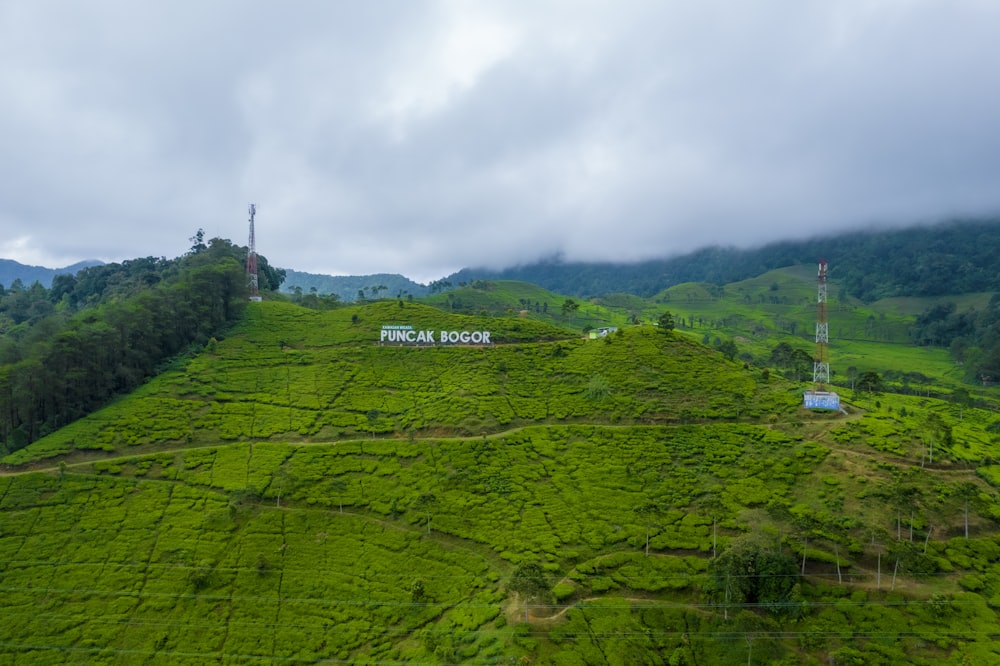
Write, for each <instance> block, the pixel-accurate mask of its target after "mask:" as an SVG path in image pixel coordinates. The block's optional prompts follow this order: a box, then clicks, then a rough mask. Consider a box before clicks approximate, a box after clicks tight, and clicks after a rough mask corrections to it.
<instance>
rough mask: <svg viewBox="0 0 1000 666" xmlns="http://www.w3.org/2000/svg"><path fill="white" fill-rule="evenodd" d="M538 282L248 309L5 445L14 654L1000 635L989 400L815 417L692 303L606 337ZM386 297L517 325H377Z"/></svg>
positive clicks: (461, 654) (9, 649) (741, 643)
mask: <svg viewBox="0 0 1000 666" xmlns="http://www.w3.org/2000/svg"><path fill="white" fill-rule="evenodd" d="M777 279H778V276H770V277H768V278H767V280H777ZM788 279H789V280H790V282H789V283H788V285H787V286H786V285H785V284H784V283H783V282H781V281H780V280H779V289H778V292H779V293H781V292H782V290H785V289H787V290H788V293H789V298H791V297H792V296H791V294H792V293H793V288H794V275H792V276H789V277H788ZM766 284H767V286H766V287H764V288H765V290H770V282H767V283H766ZM480 286H482V285H480ZM744 287H745V288H746V289H750V288H751V287H752V285H750V284H748V285H744ZM534 289H535V290H534V291H533V290H532V289H531V288H529V287H527V286H522V287H516V286H514V285H509V286H508V285H499V286H498V287H497V288H496V289H493V290H489V289H485V290H484V289H480V290H479V291H480V292H482V293H484V294H486V295H487V296H489V295H491V294H492V295H493V296H496V294H497V293H498V292H499V293H507V294H509V295H510V296H512V297H514V298H515V303H516V304H518V305H524V304H523V303H521V302H520V301H517V300H516V299H523V300H524V301H532V302H531V307H522V308H517V309H516V310H515V312H514V313H513V314H512V315H511V316H501V317H492V316H483V315H481V314H479V315H463V314H458V313H456V312H452V311H449V310H448V309H446V308H445V309H443V308H442V307H431V306H428V305H424V304H419V303H410V302H407V301H406V300H391V301H382V302H375V303H366V304H359V305H354V306H349V307H342V308H338V309H334V310H329V311H318V310H310V309H306V308H302V307H299V306H296V305H294V304H290V303H282V302H276V301H271V302H267V301H265V302H264V303H255V304H250V305H249V306H248V307H247V308H246V310H245V314H244V315H243V316H242V317H241V318H240V319H239V320H238V322H237V323H236V324H235V326H234V327H232V328H230V329H229V330H228V331H226V333H225V334H224V335H218V336H216V337H214V338H213V339H210V340H207V341H205V342H203V343H201V347H200V348H199V350H198V351H197V353H192V354H189V355H187V356H184V357H180V358H178V359H177V360H176V361H175V362H174V365H173V366H172V367H170V368H169V369H167V370H166V371H165V372H162V373H160V374H159V375H157V376H156V377H154V378H152V379H150V380H149V381H148V382H146V383H145V384H143V385H142V386H141V387H140V388H139V389H137V390H136V391H134V392H132V393H130V394H129V395H127V396H124V397H122V398H120V399H118V400H117V401H115V402H114V403H113V404H111V405H109V406H107V407H105V408H104V409H102V410H100V411H98V412H96V413H94V414H92V415H90V416H88V417H85V418H83V419H81V420H79V421H77V422H75V423H74V424H71V425H70V426H67V427H64V428H61V429H59V430H57V431H55V432H53V433H51V434H50V435H48V436H46V437H43V438H42V439H40V440H38V441H37V442H35V443H33V444H31V445H29V446H27V447H26V448H24V449H22V450H20V451H17V452H15V453H13V454H10V455H8V456H7V457H6V458H4V459H3V462H4V464H5V465H6V466H7V467H6V473H5V474H4V475H3V476H0V512H2V516H3V520H0V553H3V555H2V557H0V576H2V579H0V580H2V583H0V585H2V586H3V592H4V602H3V608H2V610H3V611H4V612H5V613H6V614H7V616H8V617H7V620H8V621H7V622H5V623H4V624H3V629H2V638H0V645H2V646H3V648H2V650H0V652H2V653H3V654H5V655H6V656H8V657H9V658H11V659H36V660H46V661H50V662H51V661H65V662H70V661H80V660H87V661H90V662H96V663H100V662H105V661H107V662H120V661H132V660H136V661H139V660H141V661H144V662H149V663H201V662H204V661H205V660H220V659H233V660H246V661H255V660H267V661H317V660H319V661H322V660H340V661H349V662H371V661H378V662H381V663H404V662H406V663H409V662H414V661H417V662H433V663H442V662H443V663H457V662H463V663H464V662H467V663H484V662H488V663H494V662H497V663H499V662H504V663H506V661H509V660H515V661H516V660H518V659H521V658H527V659H529V660H531V661H532V662H534V663H539V664H542V663H544V664H559V663H579V662H580V661H584V662H587V663H619V662H620V663H656V662H663V663H667V662H669V663H678V664H684V663H690V664H695V663H697V664H711V663H735V662H740V663H745V662H746V661H747V660H748V659H749V660H751V661H762V660H766V661H780V660H783V661H784V662H785V663H827V662H828V661H829V660H831V659H836V660H837V661H838V663H839V662H842V661H850V660H855V661H859V662H864V663H899V662H900V661H904V660H905V661H908V662H911V663H914V664H922V663H937V662H946V663H959V662H960V661H961V660H962V659H967V660H968V659H971V660H973V661H975V662H977V663H989V662H991V661H995V660H997V659H998V658H1000V652H998V651H997V648H996V643H995V641H993V640H992V637H993V636H994V635H995V634H996V633H997V616H996V612H995V610H994V608H995V604H994V599H995V598H996V595H997V594H998V593H1000V587H998V585H1000V531H998V530H997V527H996V521H997V519H998V518H1000V495H998V494H997V492H996V488H995V485H996V484H997V483H998V482H1000V473H998V472H997V467H996V466H995V465H993V458H994V456H993V453H992V452H993V451H994V450H995V447H996V442H995V435H993V434H992V430H993V425H992V422H993V413H992V411H991V410H987V409H981V408H979V407H976V406H960V405H957V404H949V403H945V402H942V401H940V400H936V399H934V398H928V397H926V396H925V397H920V396H904V395H888V394H883V395H879V394H874V393H869V392H858V393H852V394H845V398H847V399H848V400H846V401H845V402H846V403H847V404H846V406H847V413H845V414H829V413H827V414H822V413H811V412H807V411H804V410H802V409H801V408H800V406H799V405H800V403H801V390H802V386H801V385H799V384H796V383H794V382H792V381H789V380H786V379H784V378H782V377H781V376H779V375H778V374H777V373H767V372H765V371H764V370H763V369H762V368H758V367H754V366H753V365H751V364H749V363H746V362H744V361H742V360H739V359H733V360H729V358H727V356H726V354H725V353H722V352H720V351H718V350H715V349H713V348H712V347H711V346H706V345H703V344H702V343H701V342H700V341H699V338H700V335H699V333H698V332H691V331H685V330H677V331H674V332H664V331H661V330H658V329H657V328H656V327H653V326H650V325H648V324H647V325H629V326H627V325H624V323H623V325H622V326H621V327H620V328H619V332H617V333H613V334H611V335H609V336H607V337H605V338H601V339H598V340H588V339H586V337H585V336H581V335H580V334H579V332H574V331H573V330H570V329H567V328H563V327H562V326H559V325H556V324H557V323H559V320H560V319H561V320H562V322H563V323H566V324H569V323H572V322H573V321H574V317H577V316H584V315H581V313H580V310H583V309H584V308H594V310H593V312H594V313H595V316H596V313H599V312H610V311H602V310H600V308H603V307H605V306H603V305H600V304H594V303H587V304H583V305H581V307H580V310H573V309H571V308H570V309H567V311H566V312H562V311H560V312H558V313H556V314H555V315H553V320H552V321H541V320H538V319H534V318H533V316H534V315H535V314H537V315H538V316H539V318H541V316H542V313H535V312H534V310H535V309H534V307H533V306H534V302H533V301H535V300H538V301H539V302H541V298H543V297H544V293H543V292H541V291H538V290H537V288H534ZM701 289H702V287H697V286H691V287H681V288H678V290H677V291H673V290H672V291H671V292H669V293H665V294H662V295H660V298H661V299H662V298H664V297H669V299H670V305H671V307H673V306H674V305H676V304H677V302H678V300H680V299H682V298H685V297H686V296H690V297H691V298H694V297H695V296H696V295H697V294H699V293H701V292H700V290H701ZM748 293H749V292H748ZM458 296H459V297H461V293H459V294H458ZM444 298H445V299H446V298H447V296H444ZM563 302H565V299H564V300H563ZM616 302H619V301H616ZM620 302H621V303H623V304H624V306H628V305H637V304H636V303H630V302H629V301H628V300H627V299H624V300H620ZM725 302H727V303H728V302H729V301H728V300H727V301H725ZM695 304H696V302H695V301H692V302H691V305H692V306H693V305H695ZM443 305H444V304H443V303H440V304H439V306H443ZM452 305H454V297H453V301H452ZM476 305H477V306H478V307H479V308H480V309H485V308H487V307H490V306H489V302H488V300H484V301H483V302H481V303H477V304H476ZM716 305H718V302H716ZM554 306H555V303H553V305H552V306H550V308H553V307H554ZM498 307H499V305H498ZM648 307H650V308H653V309H656V308H659V309H662V308H663V307H664V304H663V303H659V304H657V303H653V304H651V305H648ZM727 307H728V306H727ZM615 316H618V315H615ZM621 316H622V317H623V318H624V317H625V313H624V312H623V313H621ZM689 316H694V315H693V314H692V315H688V314H685V315H684V317H685V319H687V318H688V317H689ZM641 318H642V317H641V316H640V319H641ZM382 326H397V327H401V326H413V327H414V329H417V330H433V331H442V330H448V331H461V330H467V331H476V330H489V331H490V333H491V335H490V339H491V341H493V342H495V344H493V345H491V346H472V345H448V346H438V345H434V346H430V345H405V346H404V345H384V344H380V343H379V339H380V332H381V330H382ZM436 337H437V338H440V336H436ZM30 470H35V471H30Z"/></svg>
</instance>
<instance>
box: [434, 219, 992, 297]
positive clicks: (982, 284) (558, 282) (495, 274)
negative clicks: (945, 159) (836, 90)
mask: <svg viewBox="0 0 1000 666" xmlns="http://www.w3.org/2000/svg"><path fill="white" fill-rule="evenodd" d="M819 259H826V260H827V261H828V262H829V264H830V277H831V278H832V279H837V280H839V281H840V282H841V283H842V284H843V285H844V289H845V290H846V292H847V293H848V294H850V295H851V296H855V297H857V298H859V299H861V300H863V301H866V302H871V301H874V300H877V299H879V298H886V297H891V296H938V295H944V294H956V293H968V292H974V291H996V290H998V289H1000V218H993V219H986V220H972V221H969V220H957V221H951V222H944V223H941V224H936V225H928V226H914V227H907V228H901V229H891V230H883V231H866V232H851V233H842V234H838V235H835V236H829V237H819V238H813V239H809V240H803V241H782V242H777V243H771V244H769V245H765V246H763V247H760V248H756V249H738V248H734V247H708V248H703V249H700V250H696V251H694V252H690V253H688V254H684V255H680V256H676V257H671V258H667V259H654V260H649V261H643V262H638V263H630V264H627V263H597V262H564V261H562V260H561V259H559V258H553V259H549V260H544V261H539V262H537V263H533V264H526V265H521V266H515V267H511V268H505V269H502V270H491V269H484V268H463V269H462V270H460V271H458V272H457V273H454V274H452V275H450V276H448V277H447V278H445V279H446V280H447V281H448V282H451V283H452V284H454V285H457V284H461V283H471V282H473V281H474V280H519V281H522V282H530V283H532V284H536V285H538V286H540V287H543V288H545V289H548V290H549V291H553V292H556V293H559V294H566V295H567V296H578V297H583V298H588V297H593V296H601V295H604V294H609V293H629V294H635V295H637V296H643V297H646V298H648V297H651V296H654V295H655V294H657V293H659V292H661V291H663V290H664V289H667V288H669V287H672V286H675V285H678V284H682V283H685V282H708V283H711V284H717V285H723V284H728V283H730V282H738V281H740V280H745V279H747V278H750V277H754V276H757V275H761V274H763V273H766V272H767V271H770V270H774V269H776V268H783V267H786V266H794V265H810V264H813V265H814V264H816V263H817V262H818V260H819Z"/></svg>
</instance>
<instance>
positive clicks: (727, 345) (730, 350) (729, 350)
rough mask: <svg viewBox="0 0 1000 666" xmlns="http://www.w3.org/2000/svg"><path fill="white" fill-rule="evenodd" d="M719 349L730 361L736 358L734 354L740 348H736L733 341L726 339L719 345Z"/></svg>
mask: <svg viewBox="0 0 1000 666" xmlns="http://www.w3.org/2000/svg"><path fill="white" fill-rule="evenodd" d="M719 351H720V352H722V355H723V356H725V357H726V360H727V361H732V360H733V359H735V358H736V355H737V354H738V353H739V351H740V350H739V349H737V348H736V343H735V342H733V341H732V340H726V341H725V342H723V343H722V344H720V345H719Z"/></svg>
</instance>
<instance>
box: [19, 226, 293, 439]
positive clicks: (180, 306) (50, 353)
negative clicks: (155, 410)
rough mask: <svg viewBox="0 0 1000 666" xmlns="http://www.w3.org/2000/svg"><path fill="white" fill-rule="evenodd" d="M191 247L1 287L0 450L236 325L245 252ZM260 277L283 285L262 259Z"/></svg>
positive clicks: (221, 243)
mask: <svg viewBox="0 0 1000 666" xmlns="http://www.w3.org/2000/svg"><path fill="white" fill-rule="evenodd" d="M192 240H196V242H195V244H194V246H193V247H192V248H191V251H190V252H189V253H187V254H185V255H184V256H182V257H179V258H177V259H173V260H166V259H157V258H153V257H147V258H144V259H135V260H130V261H125V262H122V263H120V264H105V265H102V266H95V267H91V268H87V269H84V270H82V271H80V272H79V273H78V274H77V275H75V276H73V275H59V276H56V278H55V279H54V280H53V283H52V286H51V287H50V288H49V289H46V288H45V287H43V286H41V285H40V284H39V283H37V282H36V283H34V284H32V285H31V286H30V287H25V286H24V285H23V284H21V283H19V282H18V281H15V282H14V283H13V284H12V285H11V286H10V287H8V288H4V287H3V286H0V446H2V447H3V448H4V449H5V450H6V451H8V452H10V451H15V450H17V449H20V448H23V447H24V446H27V445H28V444H30V443H31V442H33V441H35V440H37V439H39V438H40V437H43V436H45V435H46V434H48V433H50V432H52V431H54V430H56V429H58V428H61V427H63V426H65V425H67V424H68V423H70V422H72V421H74V420H76V419H78V418H80V417H82V416H85V415H87V414H89V413H90V412H92V411H94V410H95V409H97V408H99V407H101V406H102V405H104V404H105V403H107V402H108V400H110V399H111V398H112V397H114V396H116V395H120V394H123V393H127V392H129V391H131V390H133V389H135V388H136V387H137V386H139V385H140V384H142V383H143V382H144V381H145V380H146V379H147V378H149V377H150V376H152V375H154V374H155V373H156V372H157V370H158V369H160V368H161V367H162V366H163V364H164V363H165V362H167V361H168V360H169V359H171V358H173V357H175V356H176V355H178V354H180V353H181V352H183V351H184V350H185V349H188V348H189V347H191V346H192V345H204V344H206V343H208V342H209V341H210V340H211V339H212V338H213V337H216V336H219V335H221V334H222V333H223V332H224V330H225V329H226V327H227V326H228V325H229V324H231V323H232V322H234V321H235V320H237V319H238V318H239V317H240V315H241V314H242V312H243V310H244V308H245V307H246V303H247V300H248V299H247V295H248V290H247V279H246V274H245V268H244V262H245V259H246V249H245V248H241V247H238V246H235V245H233V244H232V243H231V242H230V241H228V240H225V239H220V238H215V239H212V240H210V241H209V242H208V243H205V242H204V241H203V239H202V237H201V236H196V237H195V239H192ZM261 267H263V270H261ZM258 270H259V272H260V284H261V285H262V287H263V288H265V289H274V288H276V287H277V286H278V285H280V281H281V277H282V276H281V273H280V271H274V270H273V269H271V268H270V267H269V266H268V265H267V263H266V260H265V259H264V258H263V257H261V258H259V261H258Z"/></svg>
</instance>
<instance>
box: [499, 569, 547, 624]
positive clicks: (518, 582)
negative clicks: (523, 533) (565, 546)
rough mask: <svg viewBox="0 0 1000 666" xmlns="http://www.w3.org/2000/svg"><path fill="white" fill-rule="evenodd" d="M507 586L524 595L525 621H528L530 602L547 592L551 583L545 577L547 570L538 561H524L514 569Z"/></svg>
mask: <svg viewBox="0 0 1000 666" xmlns="http://www.w3.org/2000/svg"><path fill="white" fill-rule="evenodd" d="M507 587H508V588H509V589H511V590H513V591H515V592H517V593H518V594H520V595H521V596H522V597H524V621H525V622H527V621H528V604H529V602H530V601H531V600H532V599H534V598H536V597H538V596H539V595H541V594H542V593H544V592H547V591H548V589H549V583H548V581H547V580H546V578H545V572H544V571H543V570H542V567H541V565H540V564H538V563H537V562H522V563H521V564H519V565H517V568H516V569H514V573H512V574H511V575H510V581H509V582H508V583H507Z"/></svg>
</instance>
